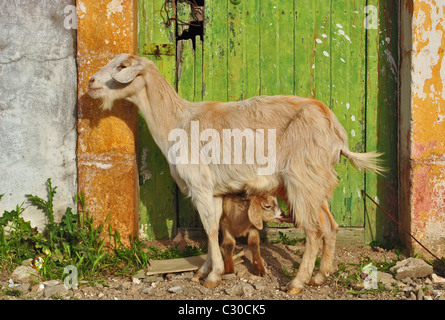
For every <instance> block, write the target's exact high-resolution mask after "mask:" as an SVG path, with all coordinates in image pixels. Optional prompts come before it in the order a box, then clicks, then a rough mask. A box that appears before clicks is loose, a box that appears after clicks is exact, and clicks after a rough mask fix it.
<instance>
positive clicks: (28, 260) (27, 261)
mask: <svg viewBox="0 0 445 320" xmlns="http://www.w3.org/2000/svg"><path fill="white" fill-rule="evenodd" d="M32 260H33V259H32V258H29V259H26V260H23V261H22V266H27V267H29V266H30V263H31V261H32Z"/></svg>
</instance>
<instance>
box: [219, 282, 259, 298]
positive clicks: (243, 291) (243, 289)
mask: <svg viewBox="0 0 445 320" xmlns="http://www.w3.org/2000/svg"><path fill="white" fill-rule="evenodd" d="M225 291H226V293H227V294H228V295H229V296H246V295H251V294H252V293H253V292H254V291H255V288H254V287H253V286H252V285H250V284H239V285H236V286H233V287H230V288H227V289H226V290H225Z"/></svg>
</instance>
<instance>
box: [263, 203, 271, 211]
mask: <svg viewBox="0 0 445 320" xmlns="http://www.w3.org/2000/svg"><path fill="white" fill-rule="evenodd" d="M264 209H266V210H270V209H272V206H271V205H270V204H266V205H265V206H264Z"/></svg>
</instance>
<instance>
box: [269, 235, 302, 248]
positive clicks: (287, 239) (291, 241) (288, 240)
mask: <svg viewBox="0 0 445 320" xmlns="http://www.w3.org/2000/svg"><path fill="white" fill-rule="evenodd" d="M304 241H305V239H304V238H303V239H298V238H293V239H291V238H290V237H289V236H288V235H287V234H284V233H283V232H281V231H279V232H278V239H277V240H275V241H273V243H281V244H284V245H290V246H294V245H296V244H297V243H298V242H304Z"/></svg>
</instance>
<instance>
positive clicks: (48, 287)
mask: <svg viewBox="0 0 445 320" xmlns="http://www.w3.org/2000/svg"><path fill="white" fill-rule="evenodd" d="M163 245H164V246H168V244H167V245H166V244H163ZM157 246H159V243H157ZM243 251H244V253H245V254H244V255H241V256H240V257H239V258H238V259H237V260H235V263H236V266H235V269H236V273H235V274H228V275H224V276H223V282H222V283H221V284H220V285H219V286H218V287H217V288H215V289H208V288H204V287H203V286H202V285H201V284H199V283H195V282H192V281H191V278H192V276H193V272H184V273H174V274H164V275H157V276H146V275H144V273H143V272H141V273H139V274H140V275H141V276H139V277H138V278H132V277H118V276H113V277H108V278H105V279H103V281H100V282H97V283H96V284H94V285H91V284H89V283H83V282H82V281H80V282H79V285H78V288H77V289H71V290H66V288H64V286H63V283H62V281H61V280H59V281H57V280H56V281H51V282H47V283H44V284H43V286H42V285H41V284H35V283H28V284H26V283H25V284H20V285H17V286H16V287H15V289H17V290H19V291H21V292H22V293H21V294H20V295H18V296H14V295H11V294H6V293H5V292H6V291H5V289H6V288H7V287H8V283H9V279H10V275H8V274H2V275H1V276H0V288H1V289H2V291H1V292H2V293H0V299H3V300H22V299H26V300H32V299H34V300H35V299H37V300H40V299H66V300H69V299H74V300H213V299H217V300H238V299H242V300H416V299H422V300H442V299H445V284H444V283H436V282H435V280H437V279H436V278H434V277H432V276H428V277H424V278H415V279H411V278H407V279H404V280H401V281H396V280H395V279H391V281H390V283H388V284H386V285H384V286H381V289H380V290H374V291H366V290H364V289H363V279H365V277H366V276H367V275H366V274H364V273H362V272H361V269H360V265H362V266H363V262H366V263H369V262H371V263H373V264H378V263H382V262H383V263H389V262H393V261H397V258H398V257H397V254H396V253H395V252H394V251H387V250H383V249H381V248H370V247H357V246H354V247H353V246H350V247H338V248H337V251H336V262H337V265H338V267H339V271H337V272H336V273H335V274H334V275H333V276H332V277H330V278H329V280H328V282H327V283H326V284H325V285H323V286H320V287H311V286H306V288H305V290H304V291H303V292H302V293H300V294H299V295H289V294H287V293H286V291H285V287H286V285H287V283H288V282H289V281H290V280H291V279H292V277H293V274H295V270H296V268H295V266H298V263H300V262H301V258H302V254H303V252H304V245H301V244H297V245H294V246H290V245H283V244H262V247H261V253H262V257H263V260H264V262H265V266H266V270H267V275H266V276H265V277H259V276H255V275H253V274H252V272H251V271H252V264H251V260H250V252H249V250H248V248H247V246H246V245H242V244H241V245H238V244H237V247H236V250H235V254H236V253H240V252H241V253H242V252H243ZM399 258H404V257H399ZM434 276H435V275H434ZM390 278H391V277H390ZM379 280H380V279H379ZM39 287H40V289H39Z"/></svg>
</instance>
